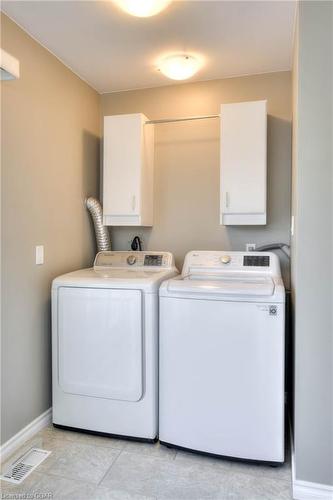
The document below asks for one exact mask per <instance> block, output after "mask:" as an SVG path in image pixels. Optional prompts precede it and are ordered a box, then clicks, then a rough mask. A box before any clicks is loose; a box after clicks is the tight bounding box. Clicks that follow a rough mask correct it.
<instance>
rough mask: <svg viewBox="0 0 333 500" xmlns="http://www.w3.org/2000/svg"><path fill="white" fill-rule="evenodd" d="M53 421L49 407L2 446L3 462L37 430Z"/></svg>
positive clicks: (0, 454)
mask: <svg viewBox="0 0 333 500" xmlns="http://www.w3.org/2000/svg"><path fill="white" fill-rule="evenodd" d="M51 422H52V408H49V409H48V410H46V411H45V412H44V413H42V414H41V415H39V417H37V418H35V420H33V421H32V422H30V424H28V425H27V426H26V427H24V428H23V429H21V430H20V431H19V432H18V433H17V434H15V436H13V437H11V438H10V439H8V441H6V443H4V444H3V445H2V446H1V448H0V457H1V462H4V461H5V460H6V459H7V458H8V457H9V456H10V455H12V453H15V451H16V450H17V449H18V448H19V447H20V446H22V444H24V443H25V442H26V441H28V439H30V438H31V437H33V436H34V435H35V434H37V432H39V431H41V430H42V429H44V427H47V426H48V425H49V424H50V423H51Z"/></svg>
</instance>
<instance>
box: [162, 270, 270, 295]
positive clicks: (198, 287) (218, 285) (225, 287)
mask: <svg viewBox="0 0 333 500" xmlns="http://www.w3.org/2000/svg"><path fill="white" fill-rule="evenodd" d="M167 290H168V292H175V293H177V294H178V293H190V294H192V293H200V294H204V295H206V294H214V295H232V296H242V297H244V296H251V297H266V296H272V295H273V294H274V290H275V285H274V282H273V280H272V279H271V278H270V277H254V276H252V277H248V278H245V277H232V276H209V275H207V274H206V275H201V276H200V275H197V276H196V275H191V276H188V277H185V278H184V279H175V280H170V281H169V282H168V286H167Z"/></svg>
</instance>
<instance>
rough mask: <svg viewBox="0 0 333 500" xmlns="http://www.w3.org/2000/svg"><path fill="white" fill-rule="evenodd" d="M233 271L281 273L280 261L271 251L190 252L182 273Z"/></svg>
mask: <svg viewBox="0 0 333 500" xmlns="http://www.w3.org/2000/svg"><path fill="white" fill-rule="evenodd" d="M231 272H234V273H242V274H243V273H245V272H248V273H251V272H252V273H253V272H255V273H260V274H262V273H266V274H274V275H280V263H279V259H278V257H277V255H275V254H274V253H269V252H233V251H228V252H223V251H198V252H189V253H188V254H187V255H186V257H185V262H184V266H183V271H182V275H183V276H188V275H190V274H197V273H198V274H214V273H218V274H219V273H231Z"/></svg>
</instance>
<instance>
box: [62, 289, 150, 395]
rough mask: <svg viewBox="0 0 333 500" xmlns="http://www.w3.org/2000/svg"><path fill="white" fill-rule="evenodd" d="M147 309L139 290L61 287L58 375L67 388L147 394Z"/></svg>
mask: <svg viewBox="0 0 333 500" xmlns="http://www.w3.org/2000/svg"><path fill="white" fill-rule="evenodd" d="M141 309H142V297H141V292H140V291H139V290H116V289H105V288H75V287H60V288H59V289H58V353H59V356H58V374H59V385H60V387H61V388H62V390H63V391H64V392H67V393H71V394H80V395H83V396H92V397H99V398H108V399H117V400H123V401H138V400H139V399H140V398H141V396H142V392H143V391H142V378H143V377H142V358H143V353H142V349H143V342H142V313H141Z"/></svg>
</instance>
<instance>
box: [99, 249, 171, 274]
mask: <svg viewBox="0 0 333 500" xmlns="http://www.w3.org/2000/svg"><path fill="white" fill-rule="evenodd" d="M173 266H174V259H173V256H172V254H171V253H169V252H148V251H147V252H112V251H110V252H99V253H98V254H97V255H96V258H95V262H94V269H95V270H97V271H98V270H102V269H109V268H118V269H124V268H128V269H129V268H135V269H137V268H138V267H139V268H144V269H147V268H153V269H156V270H158V269H166V268H167V269H168V268H171V267H173Z"/></svg>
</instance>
